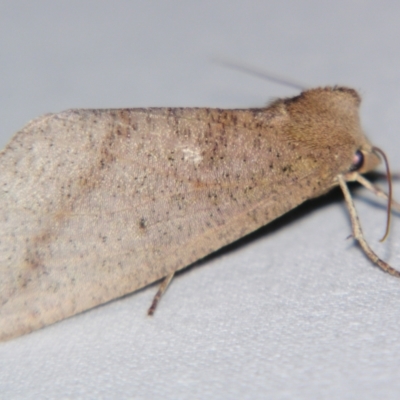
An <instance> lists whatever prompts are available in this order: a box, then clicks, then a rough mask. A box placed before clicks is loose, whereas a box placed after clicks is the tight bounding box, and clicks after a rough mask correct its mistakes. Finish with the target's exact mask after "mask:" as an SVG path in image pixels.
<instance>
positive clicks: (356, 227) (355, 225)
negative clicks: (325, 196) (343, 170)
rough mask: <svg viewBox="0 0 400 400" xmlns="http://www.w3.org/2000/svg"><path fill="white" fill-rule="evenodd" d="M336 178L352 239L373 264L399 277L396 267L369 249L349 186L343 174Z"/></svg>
mask: <svg viewBox="0 0 400 400" xmlns="http://www.w3.org/2000/svg"><path fill="white" fill-rule="evenodd" d="M337 178H338V181H339V185H340V188H341V189H342V192H343V194H344V198H345V200H346V205H347V209H348V210H349V214H350V220H351V226H352V229H353V237H354V239H356V240H357V242H358V243H359V245H360V246H361V248H362V250H363V251H364V253H365V255H366V256H367V257H368V258H369V259H370V260H371V261H372V262H373V263H374V264H376V265H377V266H378V267H379V268H381V269H382V270H383V271H385V272H388V273H389V274H390V275H393V276H396V277H398V278H400V272H399V271H397V270H396V269H394V268H392V267H391V266H390V265H389V264H388V263H386V262H385V261H383V260H381V259H380V258H379V257H378V256H377V255H376V254H375V253H374V251H373V250H372V249H371V247H369V245H368V243H367V242H366V240H365V238H364V234H363V232H362V229H361V225H360V220H359V218H358V215H357V211H356V208H355V206H354V202H353V199H352V197H351V193H350V191H349V188H348V187H347V185H346V182H345V180H344V178H343V175H338V177H337Z"/></svg>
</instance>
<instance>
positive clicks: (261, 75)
mask: <svg viewBox="0 0 400 400" xmlns="http://www.w3.org/2000/svg"><path fill="white" fill-rule="evenodd" d="M213 61H214V62H216V63H218V64H220V65H223V66H225V67H228V68H231V69H235V70H237V71H240V72H245V73H247V74H250V75H253V76H258V77H259V78H262V79H267V80H269V81H271V82H274V83H279V84H280V85H285V86H290V87H292V88H295V89H298V90H306V89H307V88H306V87H305V86H304V85H301V84H299V83H298V82H294V81H292V80H289V79H286V78H284V77H281V76H278V75H275V74H270V73H268V72H265V71H262V70H260V69H257V68H254V67H251V66H248V65H245V64H241V63H237V62H233V61H229V60H226V59H223V58H213Z"/></svg>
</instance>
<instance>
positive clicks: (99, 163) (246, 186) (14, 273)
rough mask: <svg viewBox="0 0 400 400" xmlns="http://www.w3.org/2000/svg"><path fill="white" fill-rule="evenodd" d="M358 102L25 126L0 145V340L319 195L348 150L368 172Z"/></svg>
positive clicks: (55, 119)
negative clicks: (358, 155) (363, 160)
mask: <svg viewBox="0 0 400 400" xmlns="http://www.w3.org/2000/svg"><path fill="white" fill-rule="evenodd" d="M358 106H359V97H358V95H357V93H356V92H355V91H353V90H351V89H346V88H321V89H314V90H309V91H306V92H303V93H302V94H301V95H300V96H297V97H295V98H292V99H287V100H279V101H277V102H274V103H273V104H272V105H271V106H269V107H267V108H261V109H249V110H218V109H201V108H198V109H193V108H178V109H170V108H158V109H157V108H149V109H123V110H70V111H66V112H62V113H59V114H48V115H45V116H43V117H41V118H38V119H36V120H34V121H32V122H30V123H29V124H28V125H27V126H26V127H25V128H23V129H22V130H21V131H20V132H18V133H17V134H16V135H15V136H14V138H13V139H12V140H11V141H10V143H9V144H8V145H7V146H6V148H5V149H4V150H3V151H2V152H1V153H0V171H1V174H0V182H1V183H0V188H1V192H0V289H1V290H0V296H1V297H0V304H1V306H0V339H1V340H6V339H10V338H12V337H15V336H19V335H21V334H24V333H28V332H30V331H32V330H35V329H38V328H40V327H43V326H45V325H48V324H51V323H53V322H55V321H58V320H61V319H63V318H66V317H69V316H71V315H74V314H76V313H78V312H81V311H83V310H86V309H89V308H91V307H94V306H96V305H98V304H101V303H104V302H106V301H109V300H111V299H114V298H118V297H120V296H122V295H124V294H127V293H130V292H133V291H135V290H137V289H139V288H141V287H143V286H145V285H148V284H149V283H152V282H154V281H156V280H159V279H161V278H163V277H165V276H168V275H170V274H171V273H173V272H174V271H177V270H179V269H182V268H184V267H186V266H187V265H189V264H191V263H193V262H194V261H196V260H198V259H200V258H202V257H204V256H206V255H207V254H209V253H211V252H213V251H215V250H217V249H219V248H221V247H222V246H224V245H226V244H228V243H231V242H232V241H234V240H236V239H238V238H240V237H242V236H244V235H246V234H247V233H249V232H251V231H253V230H255V229H257V228H259V227H260V226H262V225H265V224H267V223H268V222H270V221H271V220H273V219H275V218H277V217H278V216H280V215H282V214H283V213H285V212H287V211H288V210H290V209H292V208H294V207H295V206H296V205H298V204H300V203H302V202H303V201H305V200H307V199H309V198H312V197H316V196H319V195H321V194H322V193H325V192H327V191H328V190H329V189H331V188H332V187H333V186H335V185H337V184H338V180H337V176H338V175H339V174H345V173H346V172H347V171H349V170H350V168H351V165H352V160H353V157H354V154H355V152H356V151H357V150H359V149H363V151H365V153H366V154H367V155H368V154H369V155H370V157H372V161H371V162H370V163H369V164H368V165H369V168H373V167H375V165H377V163H378V162H379V161H378V158H377V157H376V156H374V155H373V154H372V152H371V145H370V143H369V142H368V140H367V139H366V138H365V136H364V134H363V133H362V131H361V128H360V124H359V116H358ZM373 157H375V159H374V158H373Z"/></svg>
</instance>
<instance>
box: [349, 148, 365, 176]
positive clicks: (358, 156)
mask: <svg viewBox="0 0 400 400" xmlns="http://www.w3.org/2000/svg"><path fill="white" fill-rule="evenodd" d="M363 165H364V154H363V153H362V152H361V151H360V150H357V151H356V152H355V154H354V156H353V164H352V165H351V167H350V171H358V170H359V169H361V167H362V166H363Z"/></svg>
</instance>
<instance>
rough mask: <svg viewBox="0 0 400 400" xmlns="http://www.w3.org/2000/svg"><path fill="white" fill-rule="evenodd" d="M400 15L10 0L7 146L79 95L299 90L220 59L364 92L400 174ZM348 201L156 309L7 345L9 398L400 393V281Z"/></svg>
mask: <svg viewBox="0 0 400 400" xmlns="http://www.w3.org/2000/svg"><path fill="white" fill-rule="evenodd" d="M265 3H268V4H265ZM399 20H400V4H399V3H398V2H395V1H386V2H380V3H378V2H372V1H370V2H366V1H364V2H362V1H352V2H349V1H344V0H342V1H338V2H335V3H332V4H329V5H328V3H327V2H318V1H303V2H296V1H286V2H285V1H269V2H263V1H216V0H214V1H202V2H190V1H187V2H178V1H169V2H164V3H161V2H144V1H129V2H127V1H113V2H111V1H109V2H106V1H94V0H93V1H82V0H81V1H60V2H52V1H50V0H48V1H35V2H29V1H16V2H7V1H1V2H0V54H1V74H0V93H1V96H0V102H1V107H0V133H1V137H0V141H1V145H2V146H3V145H4V144H5V143H6V141H7V140H8V139H9V138H10V137H11V135H12V133H13V132H15V131H17V130H18V129H20V128H21V127H22V126H23V125H24V124H25V123H26V122H28V120H29V119H31V118H34V117H36V116H38V115H41V114H44V113H46V112H56V111H60V110H63V109H66V108H71V107H90V108H95V107H128V106H132V107H134V106H216V107H217V106H218V107H252V106H258V105H261V104H263V103H265V102H266V101H268V100H269V99H271V98H273V97H278V96H287V95H292V94H294V93H295V92H294V91H293V90H291V89H288V88H285V87H281V86H277V85H273V84H270V83H268V82H264V81H261V80H259V79H257V78H254V77H251V76H246V75H243V74H240V73H238V72H235V71H231V70H227V69H225V68H223V67H220V66H218V65H216V64H213V63H212V62H210V59H211V58H212V57H216V56H222V57H228V58H230V59H233V60H238V61H242V62H246V63H247V64H250V65H255V66H256V67H261V68H265V70H267V71H273V72H276V73H279V74H281V75H284V76H288V77H290V78H292V79H297V80H299V81H303V82H305V84H306V85H309V86H317V85H327V84H336V83H338V84H347V85H350V86H352V87H354V88H356V89H358V90H360V92H361V94H362V95H363V98H364V102H363V106H362V119H363V125H364V127H365V129H366V131H367V132H368V134H369V137H370V138H371V139H372V141H373V142H374V143H375V144H376V145H378V146H380V147H382V148H383V149H385V150H386V152H387V153H388V157H389V159H390V160H391V162H392V169H393V170H397V171H399V170H400V161H399V158H398V154H397V153H398V149H399V148H400V135H399V134H398V132H399V127H400V112H399V111H400V89H399V88H400V74H399V71H400V56H399V44H400V43H399V41H400V39H399V38H400V25H399V23H398V21H399ZM395 189H396V192H397V198H400V188H399V184H398V183H397V184H396V187H395ZM358 194H359V196H358V198H359V199H360V200H359V201H357V207H358V210H359V212H360V216H361V219H362V224H363V227H364V231H365V232H366V234H367V237H368V238H369V240H370V242H371V244H372V245H373V247H374V248H375V249H376V250H377V251H378V252H379V254H380V255H381V256H382V257H383V258H384V259H386V260H388V261H390V262H391V263H392V264H393V265H394V266H396V267H398V268H400V245H399V243H400V228H399V226H400V221H399V219H398V218H394V220H393V222H394V223H393V229H392V234H391V236H390V237H389V239H388V241H387V242H385V243H384V244H383V245H379V244H378V243H377V239H378V238H379V237H380V235H381V234H382V232H383V229H384V220H385V214H384V210H383V208H382V207H378V206H375V205H374V204H375V203H371V202H369V201H363V200H362V199H364V200H365V198H368V199H369V198H370V196H369V195H365V192H364V191H358ZM329 199H331V200H330V201H328V200H329ZM339 199H340V197H339V196H338V197H337V198H335V196H331V197H329V198H328V199H324V200H322V201H317V202H314V203H312V205H310V206H309V207H303V208H301V209H299V210H298V211H296V212H295V213H292V214H290V215H289V216H288V217H286V218H283V219H282V220H280V221H277V222H276V223H274V224H273V225H272V226H269V227H267V228H266V229H265V230H263V231H262V232H261V233H260V234H258V235H254V236H253V237H251V238H250V239H248V240H247V239H246V240H245V241H243V242H241V243H240V245H238V246H233V247H232V248H231V249H230V251H225V252H223V253H220V254H218V255H217V256H216V257H213V258H212V259H211V260H208V261H207V262H204V263H203V264H202V265H201V266H198V267H194V268H191V269H190V270H188V271H186V272H184V273H182V274H180V275H179V276H178V277H177V278H176V279H175V280H174V282H173V284H172V286H171V287H170V289H169V291H168V293H167V294H166V296H165V297H164V298H163V300H162V302H161V304H160V307H159V309H158V311H157V313H156V315H155V318H152V319H150V318H148V317H146V309H147V307H148V306H149V304H150V301H151V299H152V296H153V295H154V292H155V290H156V286H152V287H150V288H146V289H144V290H142V291H140V292H138V293H135V294H133V295H131V296H127V297H125V298H123V299H120V300H118V301H114V302H112V303H109V304H107V305H104V306H102V307H98V308H96V309H94V310H91V311H89V312H86V313H84V314H81V315H78V316H76V317H73V318H70V319H68V320H65V321H63V322H61V323H58V324H55V325H53V326H50V327H48V328H45V329H43V330H40V331H37V332H35V333H33V334H30V335H27V336H23V337H21V338H19V339H16V340H12V341H10V342H6V343H1V344H0V393H1V397H2V398H24V399H28V398H32V399H33V398H67V397H69V398H132V397H134V398H143V399H153V398H154V399H155V398H170V399H178V398H205V397H209V398H210V397H211V398H243V399H245V398H252V399H257V398H259V399H261V398H266V397H269V398H276V399H285V398H288V399H289V398H298V399H302V398H304V399H308V398H340V399H354V398H360V399H361V398H363V399H368V398H386V399H395V398H398V395H399V390H400V379H399V378H400V361H399V360H400V340H399V339H400V333H399V322H398V321H399V320H400V307H399V304H400V281H399V280H396V279H395V278H392V277H390V276H388V275H386V274H384V273H382V272H380V271H379V270H378V269H377V268H374V267H373V266H372V265H371V264H370V263H369V261H368V260H366V258H365V257H364V256H363V254H362V253H361V251H360V250H359V249H358V248H357V247H356V246H353V245H352V242H351V240H350V241H345V238H346V236H347V235H348V234H349V233H350V227H349V222H348V217H347V213H346V210H345V206H344V204H343V202H342V201H340V200H339Z"/></svg>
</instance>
